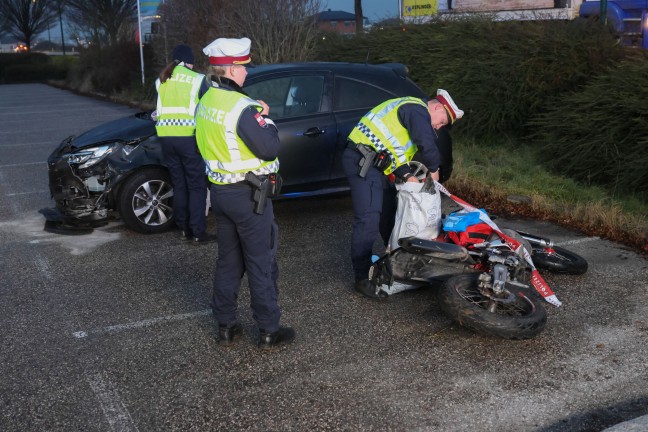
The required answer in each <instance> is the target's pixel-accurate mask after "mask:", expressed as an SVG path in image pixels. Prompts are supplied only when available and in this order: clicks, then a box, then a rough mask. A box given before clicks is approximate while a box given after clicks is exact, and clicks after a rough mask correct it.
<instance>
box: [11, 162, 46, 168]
mask: <svg viewBox="0 0 648 432" xmlns="http://www.w3.org/2000/svg"><path fill="white" fill-rule="evenodd" d="M43 164H44V165H47V162H27V163H21V164H9V165H0V168H17V167H23V166H31V165H43Z"/></svg>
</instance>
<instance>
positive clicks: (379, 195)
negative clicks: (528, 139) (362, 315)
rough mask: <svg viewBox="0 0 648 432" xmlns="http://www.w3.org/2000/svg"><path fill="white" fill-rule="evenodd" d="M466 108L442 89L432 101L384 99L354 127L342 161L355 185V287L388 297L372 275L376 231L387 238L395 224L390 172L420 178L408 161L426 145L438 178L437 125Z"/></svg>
mask: <svg viewBox="0 0 648 432" xmlns="http://www.w3.org/2000/svg"><path fill="white" fill-rule="evenodd" d="M463 114H464V113H463V111H461V110H460V109H459V108H458V107H457V105H456V104H455V103H454V101H453V100H452V98H451V97H450V95H449V94H448V92H447V91H445V90H441V89H439V90H438V91H437V95H436V97H433V98H431V99H430V100H428V101H425V100H423V99H419V98H414V97H402V98H396V99H391V100H388V101H386V102H383V103H382V104H380V105H378V106H377V107H375V108H374V109H372V110H371V111H369V112H368V113H367V114H365V116H364V117H362V118H361V119H360V122H359V123H358V124H357V125H356V127H355V128H354V129H353V130H352V131H351V134H350V135H349V138H348V142H347V148H346V149H345V151H344V154H343V156H342V165H343V168H344V172H345V174H346V176H347V178H348V180H349V185H350V188H351V200H352V205H353V233H352V239H351V263H352V265H353V272H354V276H355V285H354V287H355V290H356V291H357V292H359V293H360V294H362V295H364V296H367V297H372V298H384V297H387V294H386V293H385V292H383V291H381V290H379V289H378V287H375V286H373V284H371V282H370V281H369V269H370V267H371V252H372V246H373V244H374V241H375V239H376V237H377V236H378V234H379V233H380V235H381V237H382V238H383V240H384V242H385V244H387V243H388V241H389V236H390V234H391V231H392V228H393V227H394V218H395V210H396V203H395V201H396V189H395V187H394V185H393V183H391V182H390V181H389V180H388V175H391V174H393V175H394V176H395V177H396V178H398V179H400V180H401V181H415V182H418V181H419V180H418V178H417V177H415V176H414V175H413V174H412V173H411V171H410V168H409V165H408V162H410V161H411V160H412V159H413V157H414V155H415V154H416V153H417V152H418V151H420V152H421V158H422V162H423V164H424V165H425V166H426V167H427V168H428V170H429V172H430V173H431V174H430V175H431V177H432V178H433V179H434V180H437V181H438V180H439V166H440V163H441V157H440V154H439V149H438V146H437V134H436V131H437V130H438V129H440V128H442V127H443V126H446V125H448V124H453V123H454V122H455V121H456V120H457V119H460V118H461V117H462V116H463Z"/></svg>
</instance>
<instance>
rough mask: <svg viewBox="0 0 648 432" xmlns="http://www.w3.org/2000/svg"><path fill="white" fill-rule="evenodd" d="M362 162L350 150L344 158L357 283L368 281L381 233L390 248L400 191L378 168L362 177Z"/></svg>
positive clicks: (355, 151) (352, 260)
mask: <svg viewBox="0 0 648 432" xmlns="http://www.w3.org/2000/svg"><path fill="white" fill-rule="evenodd" d="M361 159H362V155H361V154H360V152H358V151H357V150H354V149H350V148H347V149H346V150H344V153H343V154H342V166H343V169H344V173H345V174H346V176H347V178H348V180H349V186H350V187H351V201H352V205H353V233H352V235H351V263H352V265H353V273H354V275H355V279H356V281H358V280H362V279H367V277H368V275H369V268H370V267H371V252H372V246H373V244H374V242H375V240H376V238H377V237H378V234H379V233H380V236H381V237H382V239H383V241H384V244H385V245H387V244H388V242H389V236H390V235H391V232H392V229H393V228H394V219H395V217H396V188H395V187H394V185H392V184H391V183H390V182H389V181H388V180H387V176H386V175H385V174H384V173H383V172H381V171H379V170H378V169H376V168H375V167H371V168H369V171H368V172H367V175H366V177H364V178H362V177H360V176H359V175H358V170H359V166H358V163H359V162H360V160H361Z"/></svg>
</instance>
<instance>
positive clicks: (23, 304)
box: [0, 84, 648, 431]
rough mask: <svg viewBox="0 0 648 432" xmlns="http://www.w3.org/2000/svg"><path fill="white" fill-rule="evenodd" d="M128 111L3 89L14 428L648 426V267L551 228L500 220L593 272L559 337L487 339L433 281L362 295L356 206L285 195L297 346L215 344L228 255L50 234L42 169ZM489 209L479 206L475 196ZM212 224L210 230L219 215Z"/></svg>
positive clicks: (578, 288)
mask: <svg viewBox="0 0 648 432" xmlns="http://www.w3.org/2000/svg"><path fill="white" fill-rule="evenodd" d="M132 112H135V111H134V110H133V109H130V108H127V107H124V106H120V105H116V104H112V103H108V102H104V101H99V100H95V99H92V98H87V97H81V96H78V95H75V94H73V93H70V92H66V91H63V90H59V89H56V88H52V87H48V86H46V85H39V84H29V85H3V86H0V117H1V118H2V121H1V122H0V239H1V240H2V243H1V246H0V253H1V257H2V258H1V260H0V269H1V271H2V284H1V288H0V326H1V329H2V331H1V332H0V347H1V349H0V365H2V373H1V374H0V430H2V431H167V430H178V431H190V430H191V431H206V430H223V431H235V430H245V431H248V430H249V431H314V430H336V431H337V430H341V431H371V430H375V431H485V430H492V431H598V430H602V429H604V428H606V427H609V426H612V425H614V424H617V423H619V422H622V421H624V420H628V419H632V418H635V417H638V416H641V415H645V414H648V382H647V381H648V368H647V361H646V358H647V354H648V284H647V282H646V281H647V280H648V261H646V259H644V258H642V257H640V256H638V255H636V254H635V253H633V252H631V251H629V250H627V249H626V248H624V247H622V246H620V245H618V244H615V243H611V242H609V241H605V240H602V239H598V238H590V237H586V236H583V235H580V234H578V233H576V232H571V231H569V230H566V229H563V228H560V227H556V226H554V225H551V224H548V223H544V222H537V221H529V220H514V221H504V220H501V219H499V220H498V222H499V224H500V225H501V226H510V227H512V228H524V229H525V230H527V231H529V232H532V233H536V234H542V235H545V236H548V237H550V238H552V239H553V240H555V241H556V242H557V243H558V244H559V245H563V246H564V247H566V248H568V249H570V250H573V251H574V252H576V253H579V254H581V255H582V256H584V257H585V258H586V259H587V260H588V261H589V271H588V273H587V274H585V275H584V276H579V277H573V276H554V275H550V274H546V275H545V277H546V280H547V281H548V283H549V284H550V285H551V286H552V287H553V288H554V290H555V292H556V294H557V295H558V298H559V299H560V300H561V301H562V302H563V307H561V308H555V307H553V306H551V305H549V304H547V305H546V306H547V310H548V315H549V319H548V322H547V326H546V329H545V331H544V332H543V333H542V334H541V335H540V336H538V337H536V338H535V339H532V340H527V341H506V340H500V339H495V338H490V337H485V336H480V335H478V334H475V333H473V332H471V331H468V330H465V329H463V328H461V327H459V326H458V325H455V324H453V323H452V322H451V321H450V320H449V319H448V318H446V317H445V316H444V315H443V314H442V312H441V311H440V310H439V308H438V306H437V303H436V299H435V294H434V289H433V288H428V289H423V290H418V291H413V292H407V293H402V294H398V295H396V296H393V297H391V298H390V299H388V300H387V301H382V302H379V301H373V300H370V299H366V298H363V297H359V296H357V295H355V294H354V293H353V292H352V291H351V281H352V279H353V278H352V271H351V265H350V260H349V258H348V250H349V243H350V241H349V239H350V234H351V230H350V226H351V206H350V199H349V196H348V195H346V194H342V195H337V196H333V197H328V198H317V199H302V200H292V201H284V202H278V203H276V206H275V210H276V216H277V220H278V223H279V227H280V249H279V267H280V271H281V276H280V290H281V306H282V309H283V318H282V319H283V323H285V324H287V325H292V326H294V328H295V330H296V332H297V339H296V341H295V343H294V344H293V345H292V346H289V347H285V348H281V349H278V350H276V351H274V352H271V353H263V352H259V351H258V349H257V348H256V347H255V346H254V343H253V341H254V337H255V335H256V333H255V332H256V329H255V328H254V323H253V321H252V318H251V312H250V310H249V307H248V304H249V295H248V293H247V289H246V287H247V285H246V284H247V282H246V281H245V280H244V288H243V289H242V291H241V298H240V301H239V306H240V307H239V312H240V318H241V321H242V323H243V325H244V328H245V335H244V338H243V339H242V340H241V341H240V342H239V343H238V344H237V345H235V346H234V347H232V348H231V349H223V348H222V347H220V346H218V345H217V344H216V342H215V331H214V327H215V323H214V321H213V318H212V316H211V315H210V310H209V300H210V296H211V281H212V275H213V270H214V266H215V259H216V250H217V246H216V244H210V245H204V246H199V247H195V246H191V245H185V244H181V243H180V242H178V241H176V239H175V235H176V234H177V233H174V232H169V233H164V234H158V235H149V236H146V235H141V234H137V233H134V232H132V231H129V230H128V229H126V228H125V227H124V225H123V224H121V222H119V221H118V220H117V221H114V222H111V223H110V224H108V225H107V226H105V227H102V228H100V229H96V230H95V231H94V232H93V233H92V234H88V235H82V236H65V235H57V234H51V233H48V232H45V231H43V225H44V217H43V216H42V215H41V214H40V213H39V212H38V211H39V210H40V209H42V208H47V207H53V205H54V204H53V201H52V200H51V199H50V196H49V192H48V186H47V183H48V180H47V166H46V163H45V161H46V158H47V156H48V154H49V153H50V152H51V151H52V150H53V148H54V147H55V146H56V145H57V143H58V142H60V141H61V140H62V139H63V138H65V137H67V136H68V135H70V134H78V133H80V132H83V131H84V130H86V129H88V128H90V127H92V126H95V125H97V124H100V123H102V122H105V121H108V120H111V119H115V118H118V117H121V116H125V115H128V114H130V113H132ZM474 204H477V205H478V204H479V203H474ZM209 227H210V231H211V232H214V231H215V227H214V221H213V220H211V219H210V224H209Z"/></svg>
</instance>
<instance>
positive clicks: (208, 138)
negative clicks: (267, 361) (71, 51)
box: [196, 38, 295, 349]
mask: <svg viewBox="0 0 648 432" xmlns="http://www.w3.org/2000/svg"><path fill="white" fill-rule="evenodd" d="M203 52H204V53H205V54H206V55H207V56H209V64H210V72H211V75H210V76H209V78H210V81H211V82H210V84H211V87H210V88H209V89H208V90H207V91H206V93H205V94H204V95H202V97H201V99H200V103H199V104H198V108H197V110H196V139H197V142H198V148H199V150H200V153H201V154H202V156H203V159H204V160H205V162H206V164H207V166H208V170H207V171H208V172H207V174H208V177H209V181H210V182H211V186H210V198H211V204H212V210H213V212H214V215H215V216H216V224H217V225H216V226H217V231H218V240H217V241H218V262H217V264H216V274H215V276H214V293H213V298H212V310H213V312H214V316H215V317H216V320H217V321H218V337H219V343H220V344H221V345H230V344H232V343H233V342H234V341H235V340H236V339H238V338H239V337H240V336H241V334H242V333H243V329H242V326H241V324H239V323H238V321H237V317H236V309H237V299H238V293H239V289H240V287H241V278H242V277H243V274H244V273H247V276H248V282H249V286H250V298H251V306H252V311H253V317H254V320H255V321H256V323H257V325H258V327H259V331H260V336H259V341H258V344H259V347H260V348H262V349H269V348H273V347H275V346H276V345H278V344H281V343H289V342H292V341H293V339H294V337H295V332H294V330H293V329H292V328H290V327H281V326H280V325H279V318H280V316H281V312H280V309H279V305H278V295H279V292H278V287H277V277H278V268H277V261H276V251H277V243H278V228H277V224H276V223H275V219H274V214H273V209H272V200H271V199H269V198H270V197H271V196H272V195H273V194H275V195H276V194H278V188H279V187H280V179H279V178H278V174H276V173H277V170H278V169H279V160H278V159H277V155H278V153H279V134H278V131H277V128H276V126H275V125H274V123H273V122H272V120H271V119H269V118H268V117H267V115H268V111H269V108H268V105H267V104H265V102H263V101H256V100H253V99H251V98H249V97H248V96H247V95H246V94H245V93H244V92H243V90H242V88H241V87H242V86H243V83H244V82H245V78H246V76H247V67H249V66H252V65H251V63H250V39H248V38H241V39H227V38H219V39H216V40H215V41H213V42H212V43H211V44H209V45H207V46H206V47H205V48H204V49H203Z"/></svg>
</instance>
